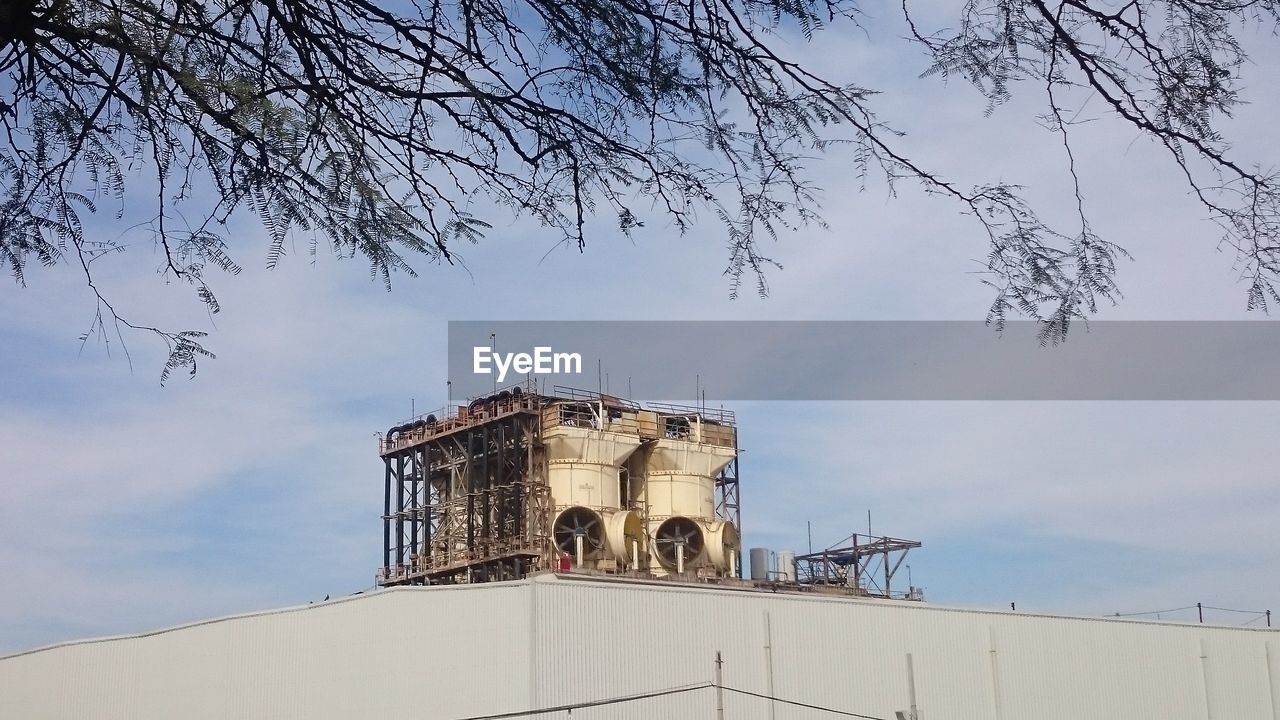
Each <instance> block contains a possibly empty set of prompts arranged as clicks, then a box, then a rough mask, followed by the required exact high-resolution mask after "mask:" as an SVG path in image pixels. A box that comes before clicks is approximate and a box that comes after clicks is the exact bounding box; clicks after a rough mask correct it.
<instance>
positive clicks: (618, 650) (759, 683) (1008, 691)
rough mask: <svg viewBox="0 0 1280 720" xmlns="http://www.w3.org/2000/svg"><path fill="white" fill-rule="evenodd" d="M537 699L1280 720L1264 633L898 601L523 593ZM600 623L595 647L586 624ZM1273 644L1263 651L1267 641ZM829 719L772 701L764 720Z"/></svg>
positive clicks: (575, 585)
mask: <svg viewBox="0 0 1280 720" xmlns="http://www.w3.org/2000/svg"><path fill="white" fill-rule="evenodd" d="M537 585H538V588H537V593H538V607H539V617H540V618H541V622H540V625H539V633H540V638H539V648H540V649H539V654H540V655H541V656H542V657H543V658H544V663H543V665H542V667H543V668H544V670H543V671H542V672H540V673H539V675H538V677H537V681H536V683H537V684H536V685H535V689H534V692H535V695H536V696H537V697H538V698H539V699H540V700H541V701H542V702H543V704H545V705H555V704H559V703H563V702H569V701H572V700H575V699H582V698H583V697H584V696H585V697H607V696H613V695H621V694H626V693H632V692H636V691H639V690H647V689H656V688H661V687H667V686H673V685H679V684H684V683H691V682H699V681H708V680H710V679H711V677H712V674H713V671H714V668H713V658H714V656H715V653H716V651H717V650H719V651H720V652H721V655H722V657H723V659H724V683H725V685H727V686H730V687H737V688H741V689H744V690H748V691H752V692H757V693H761V694H768V693H767V689H768V687H769V680H768V672H767V661H766V657H767V656H766V650H765V645H766V623H767V626H768V628H769V631H770V634H771V636H772V648H773V652H772V654H773V688H774V695H775V697H779V698H783V699H790V700H798V701H802V702H806V703H811V704H814V705H820V706H823V707H829V708H834V709H837V710H842V711H845V712H855V713H861V714H866V715H872V716H877V717H882V718H893V717H894V712H895V711H899V710H906V709H907V708H908V706H909V700H908V697H909V693H908V687H907V670H906V655H907V653H911V654H912V656H913V662H914V667H915V684H916V695H917V702H918V707H919V709H920V716H921V718H923V719H925V720H933V719H934V718H938V719H941V718H966V719H968V720H973V719H981V718H990V719H991V720H1015V719H1016V720H1025V719H1034V720H1056V719H1058V718H1061V719H1062V720H1082V719H1084V718H1089V719H1090V720H1095V719H1098V718H1117V719H1120V718H1123V719H1124V720H1133V719H1134V718H1153V719H1156V718H1158V719H1159V720H1184V719H1185V720H1206V719H1207V720H1219V719H1221V718H1256V719H1258V720H1280V715H1277V712H1276V708H1275V705H1274V700H1275V696H1274V693H1275V692H1276V688H1277V687H1278V684H1277V679H1278V678H1277V675H1276V671H1277V670H1280V668H1278V667H1276V663H1275V662H1274V660H1275V655H1274V653H1275V652H1276V651H1275V649H1273V650H1272V653H1273V656H1272V662H1271V663H1270V664H1269V663H1268V660H1267V644H1268V642H1269V641H1271V638H1274V637H1276V636H1275V634H1274V633H1273V632H1270V631H1265V630H1261V631H1260V630H1250V629H1237V628H1219V627H1210V626H1183V625H1169V624H1154V623H1140V622H1127V621H1115V620H1104V619H1097V620H1094V619H1087V618H1062V617H1046V616H1034V615H1015V614H1010V613H987V612H974V611H959V610H951V609H943V608H932V607H929V606H923V605H913V604H906V603H901V602H885V601H871V600H859V601H855V600H849V599H844V598H821V597H812V596H802V597H797V596H795V595H782V594H777V595H775V594H769V593H758V592H740V591H724V590H709V589H700V588H692V589H687V588H682V587H679V586H670V587H647V588H643V589H637V588H634V587H630V586H627V585H623V584H621V583H607V582H606V583H599V582H584V581H578V580H558V581H552V582H539V583H537ZM606 626H607V627H609V628H610V631H609V633H608V637H609V639H608V640H607V641H605V640H603V636H602V633H601V631H600V628H602V627H606ZM1271 642H1274V641H1271ZM713 702H714V699H713V694H712V691H710V690H707V691H701V692H699V693H695V694H690V695H684V696H679V697H678V698H669V699H668V698H662V699H655V700H646V701H640V702H637V703H634V704H628V705H617V706H610V707H607V708H598V709H590V710H583V711H576V712H575V713H574V716H575V717H578V716H579V714H581V716H582V717H583V718H588V719H595V718H652V717H713V715H711V709H712V707H713V705H712V703H713ZM769 704H770V703H768V702H767V701H765V700H760V699H756V698H748V697H742V696H735V695H734V694H733V693H729V694H728V695H727V698H726V717H727V718H768V717H770V715H769V713H768V710H769ZM824 716H825V717H830V715H824V714H823V713H819V712H817V711H814V710H810V709H805V708H799V707H794V706H788V705H781V704H776V703H775V704H774V715H773V717H776V718H777V719H778V720H790V719H792V718H817V717H824Z"/></svg>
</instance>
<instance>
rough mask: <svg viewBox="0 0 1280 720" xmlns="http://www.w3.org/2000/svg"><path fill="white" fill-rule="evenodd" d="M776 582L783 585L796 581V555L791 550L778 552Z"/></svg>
mask: <svg viewBox="0 0 1280 720" xmlns="http://www.w3.org/2000/svg"><path fill="white" fill-rule="evenodd" d="M778 580H780V581H781V582H785V583H793V582H795V581H796V554H795V552H793V551H791V550H779V551H778Z"/></svg>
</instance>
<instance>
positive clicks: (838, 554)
mask: <svg viewBox="0 0 1280 720" xmlns="http://www.w3.org/2000/svg"><path fill="white" fill-rule="evenodd" d="M922 545H923V543H921V542H919V541H917V540H903V539H900V538H891V537H881V536H875V535H859V534H857V533H853V534H852V535H850V536H849V537H846V538H844V539H843V540H841V541H839V542H837V543H836V544H834V545H832V546H831V547H828V548H826V549H824V550H819V551H818V552H814V553H809V554H807V555H797V556H796V570H797V580H799V582H800V584H801V585H838V586H844V587H847V588H849V589H850V590H852V591H853V592H854V593H856V594H859V595H868V596H871V597H882V598H899V599H903V600H923V599H924V598H923V596H922V595H921V593H920V590H919V588H915V587H908V589H907V590H906V591H898V592H895V591H894V590H893V589H892V583H893V578H894V575H896V574H897V572H898V569H899V568H900V567H901V566H902V563H903V561H904V560H906V559H907V553H908V552H910V551H911V550H914V549H915V548H918V547H921V546H922Z"/></svg>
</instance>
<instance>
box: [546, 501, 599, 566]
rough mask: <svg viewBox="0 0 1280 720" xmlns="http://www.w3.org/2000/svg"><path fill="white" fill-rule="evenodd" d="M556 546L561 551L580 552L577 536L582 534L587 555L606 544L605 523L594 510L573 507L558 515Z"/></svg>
mask: <svg viewBox="0 0 1280 720" xmlns="http://www.w3.org/2000/svg"><path fill="white" fill-rule="evenodd" d="M553 533H554V535H555V540H556V547H557V548H559V549H560V551H561V552H563V553H567V554H569V555H571V556H572V555H574V554H575V553H577V552H578V544H577V542H576V538H577V537H578V536H579V535H581V536H582V551H583V553H584V554H586V555H590V554H591V553H593V552H595V551H598V550H599V549H600V548H601V547H603V546H604V523H602V522H601V521H600V515H599V514H598V513H596V511H594V510H590V509H587V508H584V507H571V508H569V509H567V510H565V511H563V512H561V513H560V514H559V515H558V516H556V522H555V525H554V526H553Z"/></svg>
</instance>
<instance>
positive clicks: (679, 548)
mask: <svg viewBox="0 0 1280 720" xmlns="http://www.w3.org/2000/svg"><path fill="white" fill-rule="evenodd" d="M676 574H677V575H683V574H684V543H679V544H678V545H676Z"/></svg>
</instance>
